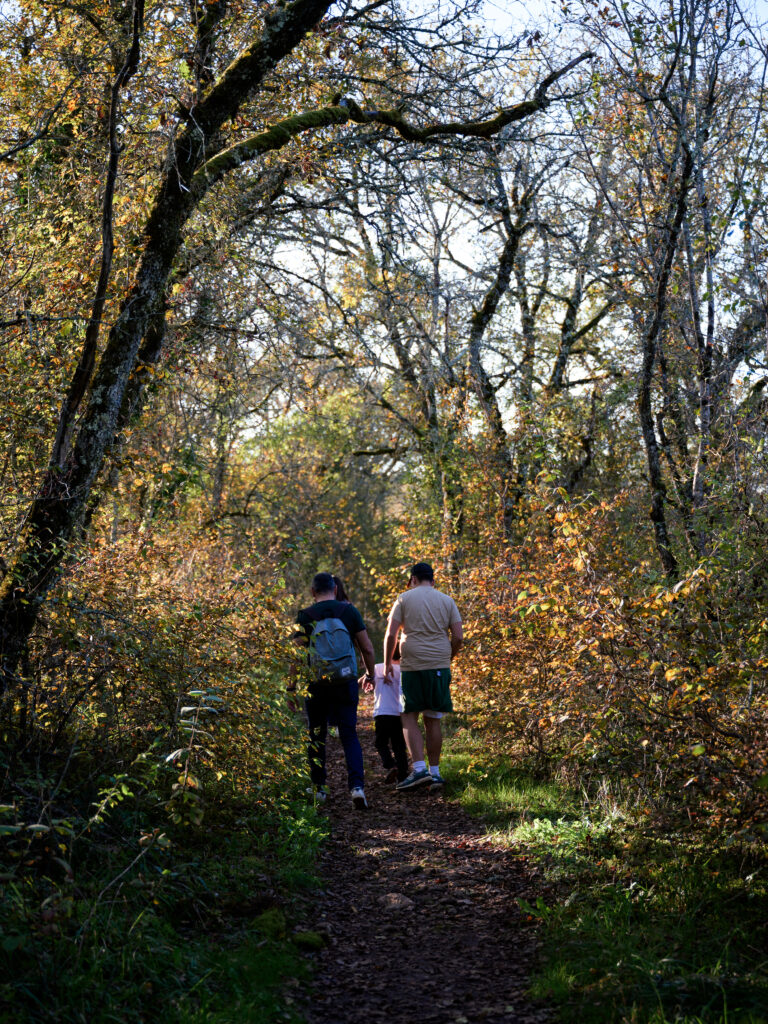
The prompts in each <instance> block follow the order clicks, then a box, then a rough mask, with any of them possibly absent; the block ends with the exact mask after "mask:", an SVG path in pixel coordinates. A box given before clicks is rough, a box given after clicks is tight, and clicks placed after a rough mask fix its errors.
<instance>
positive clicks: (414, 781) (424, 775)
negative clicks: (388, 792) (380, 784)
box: [395, 768, 432, 790]
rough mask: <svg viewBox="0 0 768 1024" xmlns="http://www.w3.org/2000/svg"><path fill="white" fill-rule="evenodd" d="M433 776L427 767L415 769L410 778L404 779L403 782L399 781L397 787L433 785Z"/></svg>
mask: <svg viewBox="0 0 768 1024" xmlns="http://www.w3.org/2000/svg"><path fill="white" fill-rule="evenodd" d="M431 785H432V776H431V775H430V774H429V772H428V771H427V769H426V768H422V769H421V771H418V772H417V771H416V770H415V769H414V770H413V771H412V772H411V774H410V775H409V776H408V778H406V779H403V781H402V782H398V784H397V785H396V786H395V789H397V790H402V789H415V788H416V787H417V786H431Z"/></svg>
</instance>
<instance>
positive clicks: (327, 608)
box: [296, 598, 365, 640]
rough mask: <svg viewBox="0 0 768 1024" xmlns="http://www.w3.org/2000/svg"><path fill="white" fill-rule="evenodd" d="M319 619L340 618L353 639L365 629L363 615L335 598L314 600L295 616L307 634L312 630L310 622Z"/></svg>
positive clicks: (351, 605)
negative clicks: (313, 602)
mask: <svg viewBox="0 0 768 1024" xmlns="http://www.w3.org/2000/svg"><path fill="white" fill-rule="evenodd" d="M321 619H341V621H342V622H343V623H344V625H345V626H346V627H347V629H348V630H349V635H350V636H351V637H352V639H353V640H354V639H355V637H356V636H357V634H358V633H359V632H360V631H361V630H363V629H365V623H364V622H363V617H362V615H361V614H360V612H359V611H358V610H357V608H355V606H354V605H353V604H348V603H347V602H346V601H337V600H336V599H335V598H334V599H332V600H330V601H316V602H315V604H313V605H310V607H309V608H302V610H301V611H300V612H299V614H298V615H297V616H296V621H297V622H298V624H299V625H300V626H301V627H302V628H303V629H304V632H305V633H306V634H307V636H309V635H310V634H311V632H312V623H313V622H319V621H320V620H321Z"/></svg>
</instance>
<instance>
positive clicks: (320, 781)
mask: <svg viewBox="0 0 768 1024" xmlns="http://www.w3.org/2000/svg"><path fill="white" fill-rule="evenodd" d="M357 698H358V690H357V680H356V679H355V680H354V681H353V682H351V683H349V684H341V685H340V686H326V687H323V686H322V685H321V684H313V685H312V686H310V688H309V696H308V697H307V699H306V701H305V705H304V706H305V708H306V712H307V722H308V724H309V751H308V753H309V774H310V778H311V779H312V783H313V784H314V785H315V786H324V785H325V781H326V779H327V777H328V775H327V772H326V770H325V741H326V737H327V735H328V726H329V725H335V726H337V727H338V730H339V739H340V740H341V745H342V747H343V748H344V758H345V760H346V762H347V782H348V784H349V788H350V789H355V788H356V787H357V786H360V787H362V786H363V783H364V775H363V751H362V749H361V747H360V740H359V739H358V738H357Z"/></svg>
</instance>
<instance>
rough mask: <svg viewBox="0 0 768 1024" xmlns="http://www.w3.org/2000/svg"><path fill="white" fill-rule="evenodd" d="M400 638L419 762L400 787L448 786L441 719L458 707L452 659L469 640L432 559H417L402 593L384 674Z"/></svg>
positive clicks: (408, 732) (407, 725) (409, 735)
mask: <svg viewBox="0 0 768 1024" xmlns="http://www.w3.org/2000/svg"><path fill="white" fill-rule="evenodd" d="M401 631H402V636H401V637H400V657H401V661H400V670H401V677H400V678H401V680H402V684H403V696H404V698H405V711H404V712H403V714H402V715H401V718H402V721H403V731H404V732H405V739H406V742H407V744H408V750H409V752H410V755H411V761H412V763H413V771H412V772H411V774H410V775H409V776H408V778H407V779H403V781H402V782H399V783H398V784H397V788H398V789H414V788H416V787H418V786H423V785H442V784H443V778H442V776H441V775H440V751H441V749H442V746H443V733H442V728H441V725H440V719H441V718H442V716H443V712H445V711H453V704H452V703H451V690H450V686H451V660H452V659H453V657H454V655H456V654H457V653H458V651H459V649H460V647H461V644H462V640H463V633H462V626H461V616H460V615H459V609H458V608H457V607H456V602H455V601H454V600H453V598H452V597H449V596H448V595H447V594H442V593H441V592H440V591H439V590H435V576H434V572H433V570H432V566H431V565H429V564H428V563H427V562H417V563H416V565H414V567H413V568H412V569H411V574H410V578H409V580H408V590H406V591H405V592H404V593H402V594H398V596H397V600H396V601H395V603H394V605H393V606H392V611H391V612H390V613H389V622H388V623H387V633H386V636H385V637H384V672H385V677H386V679H387V680H390V679H391V675H392V655H393V652H394V650H395V644H396V643H397V639H398V634H399V633H400V632H401ZM420 714H421V715H422V716H423V719H424V731H425V732H426V735H427V756H428V757H429V771H427V765H426V761H425V760H424V739H423V737H422V735H421V729H420V728H419V715H420Z"/></svg>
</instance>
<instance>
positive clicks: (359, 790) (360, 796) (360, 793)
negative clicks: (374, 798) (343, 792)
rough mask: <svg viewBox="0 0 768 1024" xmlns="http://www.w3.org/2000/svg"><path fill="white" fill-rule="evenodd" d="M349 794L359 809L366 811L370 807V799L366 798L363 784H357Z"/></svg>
mask: <svg viewBox="0 0 768 1024" xmlns="http://www.w3.org/2000/svg"><path fill="white" fill-rule="evenodd" d="M349 795H350V796H351V797H352V803H353V804H354V805H355V807H356V808H357V809H358V811H364V810H365V809H366V808H367V807H368V801H367V800H366V799H365V790H364V789H363V787H362V786H355V788H354V789H351V790H350V791H349Z"/></svg>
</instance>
